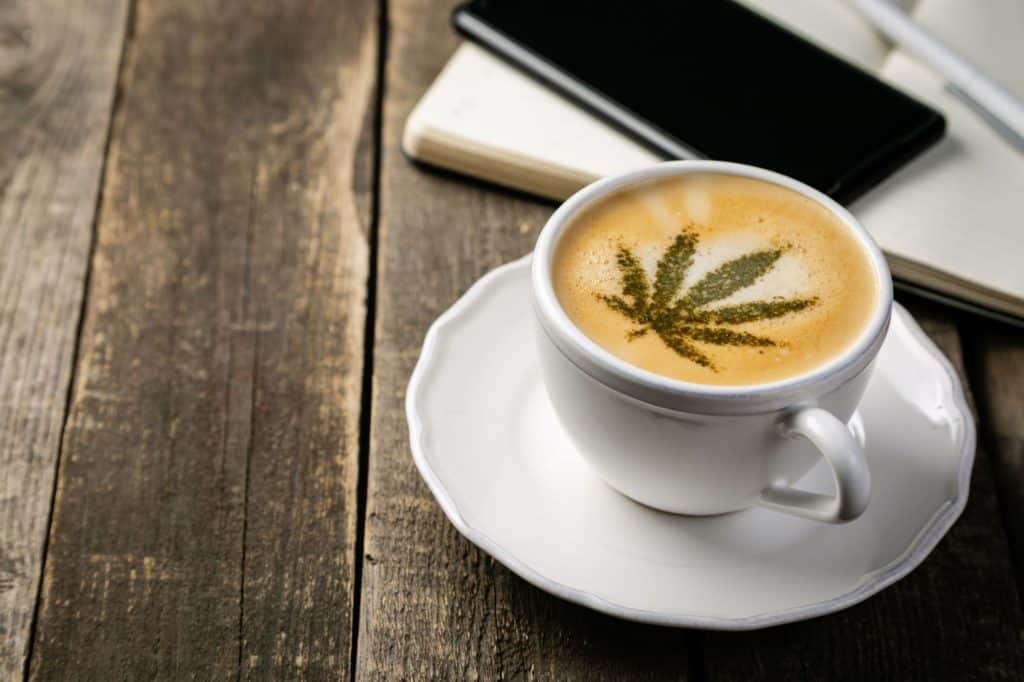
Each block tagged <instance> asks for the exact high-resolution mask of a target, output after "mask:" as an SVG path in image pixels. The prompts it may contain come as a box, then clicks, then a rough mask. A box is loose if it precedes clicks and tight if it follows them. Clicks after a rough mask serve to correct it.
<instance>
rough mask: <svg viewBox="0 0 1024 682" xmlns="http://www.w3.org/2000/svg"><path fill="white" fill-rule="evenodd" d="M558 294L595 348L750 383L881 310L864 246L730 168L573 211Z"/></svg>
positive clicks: (809, 366)
mask: <svg viewBox="0 0 1024 682" xmlns="http://www.w3.org/2000/svg"><path fill="white" fill-rule="evenodd" d="M552 273H553V275H552V277H553V282H552V283H553V285H554V289H555V294H556V296H557V298H558V300H559V303H560V304H561V306H562V308H563V309H564V310H565V312H566V313H567V314H568V316H569V318H570V319H571V320H572V321H573V323H574V324H575V325H576V326H577V327H578V328H579V329H580V330H582V331H583V333H584V334H586V335H587V336H588V337H590V338H591V339H592V340H593V341H594V342H596V343H597V344H598V345H600V346H602V347H603V348H605V349H606V350H608V351H610V352H611V353H613V354H615V355H617V356H618V357H620V358H622V359H623V360H626V361H627V362H629V363H631V364H633V365H635V366H637V367H640V368H642V369H645V370H649V371H651V372H655V373H657V374H661V375H663V376H666V377H671V378H675V379H681V380H684V381H691V382H696V383H702V384H720V385H751V384H760V383H766V382H772V381H778V380H782V379H786V378H789V377H793V376H797V375H800V374H803V373H805V372H807V371H810V370H813V369H814V368H816V367H818V366H820V365H822V364H824V363H825V362H827V361H828V360H829V359H831V358H833V357H835V356H837V355H839V354H840V353H842V352H843V351H844V350H845V349H846V348H848V347H849V346H850V345H851V344H852V343H853V342H854V341H855V340H856V338H857V337H858V336H859V335H860V334H861V333H862V332H863V331H864V329H865V327H866V326H867V324H868V321H869V319H870V318H871V315H872V313H873V311H874V309H875V306H876V302H877V298H878V295H879V292H878V282H877V277H876V275H875V272H874V269H873V267H872V263H871V261H870V260H869V258H868V254H867V252H866V251H865V249H864V247H863V246H862V245H861V244H860V243H859V242H858V240H857V238H856V236H855V235H854V234H853V233H852V231H851V230H850V229H849V228H848V227H846V225H845V224H844V223H843V222H842V221H841V220H840V219H839V218H838V217H837V216H835V215H834V214H833V213H832V212H830V211H829V210H828V209H827V208H825V207H824V206H822V205H820V204H818V203H817V202H815V201H813V200H811V199H810V198H808V197H805V196H804V195H802V194H800V193H798V192H795V191H793V190H790V189H787V188H784V187H781V186H779V185H775V184H773V183H769V182H765V181H761V180H754V179H751V178H746V177H739V176H733V175H725V174H713V173H704V174H691V175H684V176H679V177H673V178H667V179H660V180H654V181H650V182H647V183H644V184H641V185H637V186H633V187H630V188H627V189H624V190H620V191H618V192H616V193H614V194H611V195H609V196H606V197H604V198H602V199H600V200H598V201H597V202H596V203H595V204H593V205H591V206H589V207H588V208H586V209H585V210H583V211H582V212H581V213H580V214H579V215H577V216H576V217H575V218H574V219H573V221H572V224H570V225H569V227H568V229H567V230H566V232H565V234H564V235H563V236H562V238H561V240H560V242H559V244H558V246H557V249H556V251H555V255H554V260H553V263H552Z"/></svg>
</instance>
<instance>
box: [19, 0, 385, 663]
mask: <svg viewBox="0 0 1024 682" xmlns="http://www.w3.org/2000/svg"><path fill="white" fill-rule="evenodd" d="M376 33H377V21H376V5H375V3H374V2H373V1H372V0H351V1H349V2H334V1H328V0H320V1H317V2H310V3H292V2H287V1H285V0H280V1H276V0H261V1H258V2H257V1H254V2H247V3H237V4H231V3H227V4H224V3H162V2H151V1H148V0H143V1H142V2H140V4H139V6H138V7H137V10H136V21H135V32H134V37H133V39H132V40H131V41H130V43H129V48H128V50H127V52H126V56H125V71H124V74H125V75H124V80H123V90H124V94H123V99H122V103H121V106H120V107H119V109H118V112H117V114H116V116H115V122H114V128H113V132H112V138H111V150H110V158H109V161H108V170H107V173H106V178H105V186H104V200H103V205H102V210H101V213H100V216H99V222H98V228H97V229H98V234H97V244H96V248H95V257H94V262H93V273H92V277H91V283H90V290H89V294H88V302H87V306H86V313H85V321H84V327H83V331H82V339H81V347H80V356H79V357H80V360H79V364H78V368H77V372H76V380H75V385H74V387H73V389H72V404H71V410H70V415H69V422H68V425H67V428H66V434H65V440H64V445H63V454H62V460H61V468H60V475H59V484H58V492H57V498H56V505H55V509H54V519H53V525H52V531H51V540H50V551H49V555H48V559H47V564H46V575H45V579H44V584H43V590H42V602H41V606H40V616H39V623H38V626H37V630H36V646H35V649H34V654H33V658H32V664H31V673H32V676H33V677H34V678H40V679H44V678H52V677H61V676H62V674H63V673H64V672H65V671H70V670H74V671H75V672H76V675H77V676H79V677H81V678H83V679H148V678H160V679H190V678H191V679H224V678H228V677H234V676H235V675H237V674H239V673H241V674H242V675H243V676H245V677H259V678H265V679H276V678H281V677H290V676H297V675H310V676H318V677H325V678H326V677H330V678H335V677H344V676H346V675H347V674H348V669H349V663H350V651H351V649H350V647H351V632H350V631H351V613H352V595H353V570H352V569H353V561H352V559H353V548H354V540H355V538H354V528H355V520H356V508H355V503H356V481H357V476H356V473H357V467H358V464H357V449H358V415H359V395H360V390H361V372H362V352H363V347H362V335H363V325H364V319H365V311H364V304H363V300H364V296H365V280H366V275H367V264H368V260H367V258H368V250H367V230H368V227H369V223H370V205H371V202H370V196H369V192H370V191H371V187H372V181H371V174H372V153H373V144H372V142H373V135H374V131H373V120H374V107H375V104H374V96H373V93H374V79H375V74H376V63H377V55H376V51H377V50H376V45H377V43H376V41H377V37H376ZM239 666H241V670H239Z"/></svg>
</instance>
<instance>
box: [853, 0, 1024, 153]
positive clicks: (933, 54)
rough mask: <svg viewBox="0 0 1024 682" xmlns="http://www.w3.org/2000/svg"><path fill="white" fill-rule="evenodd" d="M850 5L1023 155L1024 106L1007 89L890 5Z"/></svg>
mask: <svg viewBox="0 0 1024 682" xmlns="http://www.w3.org/2000/svg"><path fill="white" fill-rule="evenodd" d="M847 2H848V3H849V4H850V5H852V6H853V7H854V8H856V9H857V10H859V11H860V13H861V14H863V15H864V17H865V18H866V19H867V20H868V21H870V22H871V23H872V24H873V25H874V26H875V27H876V28H877V29H878V30H880V31H881V32H882V33H883V34H885V35H886V36H887V37H888V38H889V39H890V40H892V41H893V42H894V43H896V44H897V45H899V46H900V47H901V48H903V49H905V50H906V51H907V52H909V53H911V54H912V55H914V56H915V57H917V58H918V59H920V60H921V61H923V62H925V63H926V64H928V65H930V66H931V67H932V68H933V69H935V70H936V71H938V72H939V73H940V74H941V75H942V76H943V77H944V78H945V79H946V82H947V85H948V86H949V87H950V89H951V90H953V91H954V92H955V93H956V94H957V95H959V96H960V97H961V98H963V99H964V100H965V101H966V102H967V103H968V104H969V105H971V106H972V107H973V108H975V109H976V110H978V111H979V113H981V114H982V115H983V116H984V118H986V119H987V120H988V122H989V123H990V124H993V125H994V127H995V128H996V129H997V130H998V131H999V132H1000V133H1002V134H1003V135H1004V137H1007V139H1008V140H1009V141H1010V142H1011V143H1013V144H1014V145H1015V146H1016V147H1017V148H1018V149H1019V150H1021V151H1024V104H1022V103H1021V101H1020V100H1018V99H1017V98H1016V97H1014V96H1013V95H1012V94H1011V93H1009V92H1008V91H1007V90H1006V88H1004V87H1002V86H1001V85H999V84H998V83H996V82H994V81H993V80H991V79H990V78H989V77H988V76H986V75H985V74H983V73H982V72H981V71H979V70H978V69H977V68H976V67H975V66H974V65H973V64H971V63H970V62H968V61H967V60H966V59H964V58H963V57H962V56H961V55H959V54H958V53H956V52H955V51H954V50H952V49H950V48H949V47H948V46H947V45H945V44H944V43H942V42H941V41H940V40H939V39H938V38H936V37H935V36H933V35H932V34H931V33H929V32H928V31H927V30H925V29H924V28H923V27H922V26H921V25H920V24H918V23H917V22H915V21H914V20H912V19H911V18H910V17H908V16H907V15H906V14H905V13H904V12H903V11H902V10H901V9H900V8H899V7H896V6H895V5H893V4H892V3H891V2H888V1H887V0H847ZM979 9H981V8H980V7H979Z"/></svg>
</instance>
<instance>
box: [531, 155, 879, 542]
mask: <svg viewBox="0 0 1024 682" xmlns="http://www.w3.org/2000/svg"><path fill="white" fill-rule="evenodd" d="M691 173H724V174H729V175H738V176H742V177H747V178H754V179H757V180H763V181H767V182H770V183H774V184H776V185H780V186H782V187H786V188H789V189H791V190H794V191H796V192H799V193H800V194H803V195H804V196H806V197H809V198H810V199H812V200H814V201H815V202H817V203H819V204H821V205H822V206H824V207H825V208H827V209H828V210H829V211H831V212H832V213H833V214H834V215H835V216H836V217H838V218H839V220H840V221H841V222H842V224H843V225H845V226H846V228H847V229H849V230H850V232H851V234H852V235H853V236H854V237H855V238H856V240H857V242H858V243H859V244H860V245H861V247H862V248H863V249H864V253H865V254H866V256H867V257H868V259H869V260H870V262H871V264H872V267H873V271H874V273H875V277H876V279H877V283H878V295H877V300H876V302H875V303H874V310H873V311H872V313H871V318H870V321H869V323H868V324H867V326H866V327H865V328H864V330H863V331H862V333H861V334H860V336H859V337H858V338H857V339H856V341H855V342H854V343H853V344H852V345H851V346H850V347H849V348H848V349H847V350H846V351H845V352H843V353H841V354H839V355H837V356H836V357H834V358H832V359H830V360H828V361H827V362H825V363H824V364H822V365H820V366H818V367H816V368H814V369H813V370H811V371H809V372H806V373H803V374H799V375H796V376H793V377H790V378H788V379H785V380H782V381H776V382H772V383H767V384H757V385H752V386H715V385H705V384H697V383H690V382H685V381H680V380H678V379H671V378H668V377H664V376H661V375H659V374H655V373H653V372H649V371H646V370H643V369H640V368H638V367H635V366H633V365H631V364H629V363H627V362H626V361H624V360H621V359H619V358H618V357H616V356H615V355H613V354H611V353H610V352H608V351H607V350H605V349H604V348H602V347H601V346H599V345H598V344H596V343H595V342H594V341H592V340H591V339H589V338H588V337H587V336H586V335H584V334H583V332H581V331H580V330H579V329H578V328H577V327H576V326H575V325H574V324H573V323H572V322H571V321H570V319H569V317H568V316H567V315H566V313H565V312H564V311H563V309H562V307H561V305H560V304H559V302H558V299H557V298H556V296H555V291H554V287H553V285H552V278H551V264H552V257H553V255H554V252H555V248H556V246H557V245H558V242H559V239H560V238H561V236H562V234H563V233H564V231H565V229H566V227H567V226H568V225H569V224H570V222H571V221H572V219H573V217H574V216H576V215H577V214H578V213H579V212H580V211H581V210H582V209H584V208H585V207H587V206H588V205H590V204H592V203H593V202H594V201H596V200H598V199H600V198H602V197H604V196H606V195H608V194H609V193H611V192H614V191H616V190H619V189H621V188H623V187H626V186H629V185H633V184H638V183H643V182H647V181H649V180H651V179H654V178H663V177H675V176H681V175H687V174H691ZM531 280H532V289H533V299H534V309H535V311H536V317H537V320H538V323H539V325H538V327H539V329H538V334H537V338H538V346H539V353H540V359H541V366H542V369H543V376H544V383H545V386H546V388H547V392H548V395H549V397H550V399H551V403H552V404H553V405H554V407H555V411H556V412H557V413H558V416H559V418H560V420H561V422H562V424H563V426H564V427H565V429H566V431H567V432H568V434H569V435H570V437H571V439H572V440H573V442H574V443H575V444H576V446H577V449H578V450H579V453H580V455H581V456H583V458H584V459H586V460H587V462H589V464H590V465H591V466H592V467H593V469H594V470H596V471H597V473H598V474H600V476H601V477H602V478H604V480H605V481H607V482H608V483H609V484H610V485H611V486H612V487H614V488H616V489H617V490H619V491H620V492H622V493H624V494H625V495H627V496H628V497H631V498H633V499H634V500H636V501H638V502H641V503H643V504H645V505H648V506H650V507H654V508H656V509H661V510H664V511H667V512H673V513H678V514H696V515H704V514H720V513H724V512H730V511H736V510H740V509H745V508H747V507H751V506H761V507H769V508H771V509H775V510H778V511H781V512H786V513H789V514H794V515H796V516H802V517H805V518H808V519H814V520H817V521H824V522H828V523H842V522H846V521H851V520H853V519H855V518H857V517H858V516H860V515H861V514H862V513H863V512H864V510H865V508H866V507H867V505H868V500H869V498H870V496H871V476H870V473H869V471H868V465H867V461H866V459H865V457H864V452H863V448H862V446H861V444H860V443H859V442H858V441H857V440H856V439H855V438H854V436H853V435H852V434H851V432H850V430H849V429H848V428H847V426H846V424H847V422H848V421H849V420H850V419H851V417H852V416H853V414H854V411H855V410H856V408H857V404H858V403H859V402H860V400H861V397H862V396H863V394H864V389H865V387H866V386H867V382H868V378H869V376H870V374H871V370H872V367H873V361H874V359H875V356H876V354H877V353H878V349H879V348H880V347H881V345H882V342H883V340H884V339H885V334H886V330H887V329H888V326H889V318H890V314H891V309H892V280H891V278H890V275H889V269H888V267H887V265H886V263H885V259H884V258H883V256H882V253H881V251H879V249H878V247H877V246H876V245H875V243H874V241H873V240H872V239H871V237H870V236H869V235H868V233H867V232H866V231H865V230H864V228H863V227H862V226H861V225H860V223H858V222H857V219H856V218H854V217H853V216H852V215H851V214H850V213H849V211H847V210H846V209H844V208H843V207H842V206H840V205H839V204H837V203H836V202H834V201H832V200H831V199H829V198H828V197H827V196H825V195H824V194H822V193H821V192H818V191H817V190H815V189H813V188H811V187H808V186H807V185H805V184H803V183H801V182H798V181H797V180H793V179H792V178H789V177H786V176H784V175H780V174H778V173H773V172H771V171H767V170H763V169H760V168H755V167H752V166H745V165H741V164H734V163H724V162H716V161H673V162H669V163H663V164H658V165H656V166H652V167H649V168H645V169H643V170H638V171H634V172H630V173H626V174H623V175H618V176H614V177H609V178H605V179H603V180H599V181H598V182H595V183H593V184H591V185H589V186H588V187H585V188H584V189H582V190H580V191H579V192H577V193H576V194H574V195H573V196H572V197H571V198H569V199H568V200H567V201H566V202H565V203H564V204H562V206H561V207H560V208H559V209H558V210H557V211H555V213H554V214H553V215H552V216H551V218H550V219H549V220H548V222H547V224H546V225H545V226H544V229H543V230H542V231H541V233H540V237H539V238H538V240H537V246H536V249H535V250H534V255H533V263H532V272H531ZM822 457H823V458H824V459H825V461H826V462H827V463H828V465H829V466H830V467H831V469H832V475H833V479H834V481H835V492H834V494H832V495H821V494H814V493H810V492H806V491H803V490H800V489H798V488H794V487H793V483H794V482H796V481H798V480H799V479H800V478H801V477H802V476H804V475H805V474H806V473H807V472H808V471H809V470H810V469H811V467H812V466H813V465H814V464H815V462H816V461H817V460H818V459H819V458H822Z"/></svg>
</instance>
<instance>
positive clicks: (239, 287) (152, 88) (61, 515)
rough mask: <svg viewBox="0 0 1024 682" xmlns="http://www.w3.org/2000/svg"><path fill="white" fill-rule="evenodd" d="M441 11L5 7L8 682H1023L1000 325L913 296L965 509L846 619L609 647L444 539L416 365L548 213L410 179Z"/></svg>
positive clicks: (3, 386) (102, 1)
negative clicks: (422, 463) (447, 321)
mask: <svg viewBox="0 0 1024 682" xmlns="http://www.w3.org/2000/svg"><path fill="white" fill-rule="evenodd" d="M453 4H454V3H453V0H393V1H391V2H387V1H386V0H344V1H343V2H337V1H334V2H328V1H327V0H316V1H314V2H311V3H291V2H287V1H286V0H259V1H258V2H257V1H254V2H251V3H244V4H241V5H231V4H223V3H208V4H199V3H184V2H156V1H155V0H137V1H136V2H134V3H131V2H130V0H92V2H90V3H87V4H71V3H67V4H65V3H60V2H58V0H45V1H42V0H40V1H38V2H31V3H30V2H26V0H20V1H18V2H15V3H13V4H10V3H9V4H7V5H3V6H0V105H2V106H0V240H2V242H0V268H2V269H0V395H2V396H3V398H0V467H2V469H0V477H2V478H0V481H2V487H0V494H2V495H3V497H2V498H0V502H2V504H0V552H2V554H0V666H2V667H0V679H7V678H13V677H18V676H20V675H22V674H23V671H24V673H25V674H27V675H29V676H31V677H32V678H34V679H64V678H67V677H69V676H70V677H74V678H81V679H140V678H141V679H146V678H155V679H222V678H230V677H239V678H241V677H245V678H257V679H284V678H289V679H292V678H307V677H309V678H318V679H339V678H345V677H352V678H359V679H498V678H517V679H520V678H528V679H559V680H560V679H587V680H590V679H616V680H617V679H681V678H684V679H690V680H697V681H700V680H705V679H712V678H714V679H725V680H733V679H736V680H741V679H742V680H749V679H773V680H774V679H781V680H791V679H792V680H795V679H851V680H854V679H1021V677H1022V673H1021V671H1022V670H1024V660H1022V659H1024V638H1022V636H1021V633H1022V632H1024V616H1022V611H1021V603H1020V598H1019V589H1020V587H1019V586H1020V585H1022V584H1024V581H1022V580H1021V575H1022V573H1021V561H1022V560H1024V545H1022V544H1021V543H1022V541H1024V536H1022V533H1024V494H1022V492H1021V491H1022V490H1024V430H1022V427H1021V419H1020V415H1021V414H1022V412H1021V411H1022V410H1024V332H1020V331H1019V330H1018V331H1014V330H1008V329H1005V328H1002V327H999V326H997V325H990V324H979V323H977V322H976V321H975V320H973V319H972V318H967V317H954V316H952V315H951V314H950V313H948V312H947V311H945V310H943V309H941V308H938V307H935V306H931V305H927V304H922V303H920V302H912V312H914V313H915V315H916V316H917V317H918V319H920V320H921V321H922V322H923V323H924V326H925V328H926V330H927V331H928V333H929V334H930V335H931V337H932V338H933V339H935V340H936V342H937V343H938V344H939V345H940V347H941V348H942V349H943V350H944V351H945V352H946V353H947V355H948V356H949V357H950V358H951V359H952V360H953V362H954V364H955V365H956V366H957V368H958V370H959V371H960V372H961V376H962V377H963V378H964V379H965V380H969V381H967V383H968V384H969V385H970V386H971V388H973V393H974V395H975V397H976V399H977V405H978V408H979V427H980V431H979V433H980V436H981V445H982V447H981V449H980V450H979V452H978V457H977V463H976V467H975V472H974V478H973V484H972V489H971V499H970V502H969V504H968V507H967V510H966V511H965V513H964V515H963V517H962V518H961V519H960V521H959V522H958V523H957V524H956V526H955V527H954V528H953V530H952V531H951V532H950V533H949V535H948V537H947V538H946V539H944V540H943V542H942V543H941V544H940V545H939V547H938V548H937V549H936V551H935V552H934V554H933V555H932V556H931V557H929V559H928V560H927V561H926V562H925V563H924V564H923V565H922V566H921V567H920V568H919V569H918V570H916V571H915V572H914V573H913V574H912V575H910V576H908V577H907V578H906V579H904V580H903V581H901V582H899V583H898V584H896V585H894V586H892V587H890V588H888V589H887V590H885V591H884V592H882V593H881V594H879V595H877V596H875V597H873V598H872V599H870V600H868V601H866V602H864V603H863V604H860V605H858V606H855V607H853V608H851V609H849V610H847V611H844V612H842V613H839V614H835V615H832V616H827V617H823V618H819V619H816V620H814V621H810V622H806V623H797V624H793V625H789V626H782V627H778V628H773V629H770V630H767V631H759V632H752V633H732V634H730V633H712V632H697V631H690V630H673V629H669V628H658V627H651V626H643V625H637V624H632V623H627V622H624V621H621V620H617V619H614V618H611V617H609V616H604V615H601V614H598V613H595V612H592V611H589V610H587V609H585V608H582V607H579V606H575V605H572V604H568V603H566V602H563V601H561V600H558V599H556V598H554V597H551V596H549V595H547V594H545V593H543V592H541V591H540V590H538V589H536V588H533V587H531V586H530V585H528V584H526V583H525V582H523V581H522V580H520V579H519V578H517V577H516V576H514V575H513V574H511V573H510V572H509V571H508V570H506V569H505V568H504V567H502V566H501V565H499V564H497V563H496V562H495V561H493V560H492V559H490V558H489V557H488V556H487V555H485V554H484V553H482V552H481V551H479V550H477V549H476V548H475V547H473V546H472V545H471V544H470V543H468V542H467V541H466V540H464V539H463V538H462V537H461V536H460V535H459V534H458V532H457V531H455V529H454V528H453V527H452V526H451V525H450V524H449V523H448V522H447V521H446V520H445V518H444V515H443V514H442V512H441V511H440V509H439V508H438V507H437V505H436V504H435V503H434V501H433V499H432V497H431V495H430V493H429V491H428V490H427V489H426V486H425V485H424V484H423V483H422V482H421V480H420V479H419V476H418V475H417V474H416V471H415V468H414V466H413V464H412V460H411V458H410V455H409V447H408V439H407V432H406V424H405V417H404V411H403V409H402V406H403V400H404V393H405V387H406V384H407V382H408V378H409V374H410V373H411V371H412V367H413V365H414V363H415V361H416V358H417V356H418V353H419V348H420V344H421V341H422V339H423V335H424V334H425V332H426V329H427V327H428V326H429V324H430V323H431V322H432V321H433V319H434V318H435V317H436V316H437V315H438V314H439V313H440V312H441V311H443V310H444V309H445V308H447V307H448V306H449V305H450V304H451V303H452V302H454V301H455V299H457V298H458V296H459V295H461V293H462V292H464V291H465V290H466V288H468V287H469V285H470V284H471V283H472V282H473V281H474V280H475V279H476V278H478V277H479V276H480V275H482V274H483V273H485V272H486V271H488V270H490V269H491V268H493V267H495V266H497V265H499V264H501V263H504V262H507V261H509V260H511V259H514V258H517V257H519V256H521V255H522V254H524V253H526V252H527V251H529V249H530V248H531V246H532V243H533V240H534V238H535V237H536V234H537V231H538V230H539V228H540V226H541V225H542V224H543V222H544V220H545V219H546V218H547V216H548V215H549V214H550V212H551V210H552V207H551V205H550V204H547V203H542V202H538V201H535V200H531V199H529V198H526V197H522V196H519V195H515V194H513V193H510V192H506V191H502V190H499V189H496V188H494V187H490V186H486V185H483V184H479V183H474V182H471V181H466V180H464V179H460V178H456V177H454V176H451V175H449V174H444V173H439V172H435V171H429V170H426V169H422V168H419V167H416V166H414V165H413V164H411V163H410V162H409V161H408V160H407V159H406V158H404V156H403V155H402V152H401V149H400V139H401V132H402V126H403V124H404V121H405V117H406V116H407V114H408V112H409V110H410V109H411V107H412V106H413V104H414V103H415V102H416V101H417V99H418V98H419V97H420V96H421V95H422V93H423V92H424V90H425V89H426V87H427V86H428V85H429V83H430V82H431V81H432V80H433V78H434V77H435V75H436V74H437V71H438V70H439V69H440V68H441V66H442V65H443V64H444V62H445V61H446V59H447V58H448V56H449V55H450V54H451V52H452V51H453V50H454V48H455V45H456V44H457V40H456V38H455V36H454V34H453V33H452V32H451V30H450V28H449V26H448V13H449V11H450V9H451V7H452V6H453ZM129 5H130V6H129ZM119 63H120V64H121V66H120V70H119V69H118V64H119ZM118 72H119V73H120V75H119V76H118ZM115 80H116V84H117V94H116V97H115ZM111 116H112V119H111ZM111 120H112V124H111V123H110V121H111ZM108 130H109V135H108ZM108 137H109V144H108ZM104 164H105V170H104ZM94 220H95V225H94V224H93V222H94ZM90 244H92V247H91V248H92V251H91V252H90ZM86 285H87V286H86ZM80 318H81V319H82V320H83V321H82V324H81V327H80V328H79V319H80ZM76 334H77V337H76ZM965 368H966V369H965ZM69 391H70V393H69ZM61 438H63V442H61ZM58 449H59V450H60V453H59V465H58V462H57V460H58ZM55 474H56V479H55V478H54V476H55ZM54 480H56V486H54ZM48 523H49V528H48V534H47V524H48ZM47 537H48V542H47V541H46V539H47ZM44 550H45V551H44ZM41 573H42V576H43V579H42V584H41V587H40V585H39V576H40V574H41ZM26 657H27V664H26Z"/></svg>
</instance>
